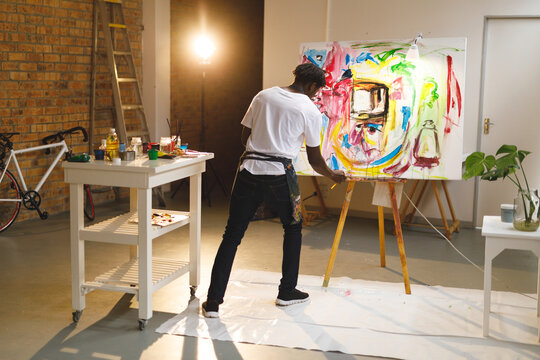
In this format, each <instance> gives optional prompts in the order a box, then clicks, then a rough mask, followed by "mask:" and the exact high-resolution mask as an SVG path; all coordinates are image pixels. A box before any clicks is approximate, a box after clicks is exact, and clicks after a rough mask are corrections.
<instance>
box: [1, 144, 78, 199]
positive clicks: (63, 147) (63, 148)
mask: <svg viewBox="0 0 540 360" xmlns="http://www.w3.org/2000/svg"><path fill="white" fill-rule="evenodd" d="M55 147H58V148H61V150H60V152H59V153H58V155H56V158H55V159H54V161H53V162H52V164H51V165H50V166H49V168H48V169H47V172H46V173H45V174H44V175H43V177H42V178H41V180H40V181H39V183H38V184H37V185H36V188H35V189H34V191H35V192H39V190H40V189H41V187H42V186H43V184H44V183H45V181H46V180H47V178H48V177H49V175H50V174H51V172H52V170H53V169H54V167H55V166H56V164H58V162H59V161H60V159H61V158H62V156H63V155H64V154H65V153H66V152H67V151H68V147H67V145H66V141H65V140H62V141H60V142H57V143H52V144H47V145H40V146H34V147H29V148H26V149H20V150H13V149H11V150H10V151H9V156H8V159H7V161H6V163H5V166H4V169H3V170H2V174H1V176H0V182H1V181H2V180H3V178H4V175H5V174H6V170H7V168H8V166H9V163H10V162H11V160H13V164H15V169H16V170H17V175H18V176H19V180H20V182H21V185H22V189H23V190H24V192H27V191H28V188H27V186H26V182H25V181H24V177H23V175H22V171H21V168H20V166H19V162H18V161H17V154H23V153H27V152H31V151H39V150H45V149H51V148H55ZM0 201H15V202H17V201H18V202H21V201H22V198H21V199H0Z"/></svg>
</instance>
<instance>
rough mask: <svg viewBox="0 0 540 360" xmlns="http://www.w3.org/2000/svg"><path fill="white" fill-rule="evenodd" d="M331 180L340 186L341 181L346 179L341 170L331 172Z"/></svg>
mask: <svg viewBox="0 0 540 360" xmlns="http://www.w3.org/2000/svg"><path fill="white" fill-rule="evenodd" d="M331 179H332V180H333V181H334V182H336V183H338V184H341V183H342V182H343V181H345V180H346V179H347V177H346V176H345V173H344V172H343V170H332V176H331Z"/></svg>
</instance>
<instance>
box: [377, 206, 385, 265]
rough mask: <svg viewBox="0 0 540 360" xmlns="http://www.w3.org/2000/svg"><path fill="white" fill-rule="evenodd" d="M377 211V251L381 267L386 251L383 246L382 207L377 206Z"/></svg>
mask: <svg viewBox="0 0 540 360" xmlns="http://www.w3.org/2000/svg"><path fill="white" fill-rule="evenodd" d="M377 210H378V213H379V253H380V255H381V267H385V266H386V252H385V247H384V211H383V210H384V208H383V207H382V206H377Z"/></svg>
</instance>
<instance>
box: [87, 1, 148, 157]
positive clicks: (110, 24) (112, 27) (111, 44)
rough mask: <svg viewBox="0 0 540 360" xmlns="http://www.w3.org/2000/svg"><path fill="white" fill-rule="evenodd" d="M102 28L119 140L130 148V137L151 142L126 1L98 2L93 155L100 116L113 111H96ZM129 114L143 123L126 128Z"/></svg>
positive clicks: (93, 78)
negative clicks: (132, 47)
mask: <svg viewBox="0 0 540 360" xmlns="http://www.w3.org/2000/svg"><path fill="white" fill-rule="evenodd" d="M98 24H100V25H101V30H102V32H103V37H104V43H105V48H106V50H107V62H108V68H109V71H110V73H111V82H112V93H113V102H114V107H113V109H114V114H115V127H116V130H117V134H118V137H119V140H120V142H121V143H124V144H126V146H128V137H133V136H140V137H141V138H143V141H147V142H149V141H150V133H149V131H148V124H147V122H146V116H145V113H144V106H143V102H142V91H141V85H140V82H139V80H138V78H137V71H136V69H135V62H134V59H133V53H132V51H131V44H130V42H129V37H128V32H127V28H126V24H125V21H124V12H123V9H122V0H94V24H93V42H92V77H91V87H92V89H91V100H90V101H91V102H90V129H89V130H90V131H89V133H90V141H89V145H90V153H92V152H93V149H92V146H93V144H94V132H95V115H96V112H97V111H101V110H104V109H111V107H96V67H97V56H98V51H99V49H98V37H99V29H98ZM126 112H132V113H130V114H129V115H130V116H128V117H127V118H129V119H136V118H139V120H140V121H139V123H138V124H137V122H136V121H131V122H129V123H128V124H127V126H126Z"/></svg>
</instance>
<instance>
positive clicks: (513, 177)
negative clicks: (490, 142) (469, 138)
mask: <svg viewBox="0 0 540 360" xmlns="http://www.w3.org/2000/svg"><path fill="white" fill-rule="evenodd" d="M529 154H530V152H529V151H526V150H518V148H517V147H516V146H515V145H503V146H501V147H500V148H499V150H497V153H496V154H495V156H493V155H488V156H486V155H485V154H484V153H483V152H480V151H477V152H474V153H472V154H470V155H469V156H467V159H466V160H465V172H464V173H463V179H465V180H467V179H469V178H471V177H473V176H480V179H482V180H488V181H495V180H498V179H509V180H510V181H512V183H514V184H515V185H516V186H517V188H518V194H517V196H516V198H515V199H514V205H515V207H516V210H515V213H514V222H513V224H514V228H515V229H516V230H522V231H536V229H538V226H539V225H540V221H539V211H538V208H539V204H540V200H539V198H538V190H536V189H531V188H530V187H529V182H528V181H527V176H526V175H525V169H524V168H523V160H524V159H525V157H526V156H527V155H529ZM518 170H520V171H518ZM519 173H521V176H518V175H519ZM520 178H521V179H520Z"/></svg>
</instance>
